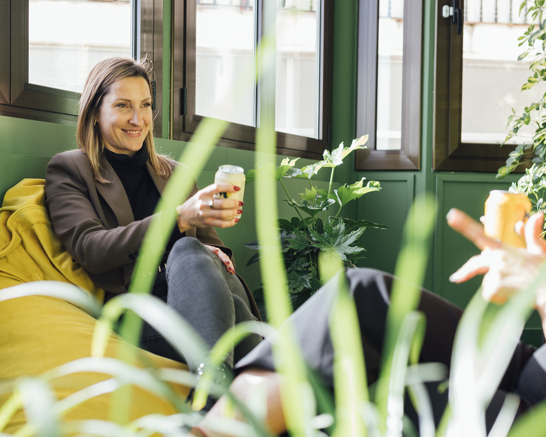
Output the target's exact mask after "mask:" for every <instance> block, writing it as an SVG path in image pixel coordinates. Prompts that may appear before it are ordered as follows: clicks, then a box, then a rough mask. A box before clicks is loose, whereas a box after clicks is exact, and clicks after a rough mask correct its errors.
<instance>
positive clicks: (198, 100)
mask: <svg viewBox="0 0 546 437" xmlns="http://www.w3.org/2000/svg"><path fill="white" fill-rule="evenodd" d="M255 41H256V8H255V7H254V1H253V0H251V1H249V0H234V1H229V0H223V1H222V0H218V1H213V0H209V1H199V2H198V4H197V10H196V54H195V67H196V74H195V112H196V114H199V115H204V116H207V117H214V118H219V119H222V120H227V121H230V122H233V123H239V124H244V125H248V126H254V125H255V124H256V118H255V103H254V100H255V95H254V94H255V93H254V90H255V88H256V85H255V82H256V81H255V77H256V75H255V68H254V65H255V64H254V56H255ZM234 85H235V86H237V87H238V92H237V96H238V97H237V100H236V101H235V102H234V104H233V105H230V106H229V107H228V108H226V106H225V105H223V104H222V103H223V102H224V100H225V99H226V98H227V97H229V96H230V95H232V93H233V86H234Z"/></svg>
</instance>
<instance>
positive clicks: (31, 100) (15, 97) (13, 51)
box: [0, 0, 163, 137]
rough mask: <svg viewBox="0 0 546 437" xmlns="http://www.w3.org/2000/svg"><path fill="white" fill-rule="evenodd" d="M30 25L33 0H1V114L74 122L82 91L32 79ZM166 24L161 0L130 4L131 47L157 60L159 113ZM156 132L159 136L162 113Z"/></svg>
mask: <svg viewBox="0 0 546 437" xmlns="http://www.w3.org/2000/svg"><path fill="white" fill-rule="evenodd" d="M142 9H145V11H143V10H142ZM28 25H29V0H0V115H2V116H11V117H18V118H26V119H31V120H38V121H46V122H53V123H60V124H68V125H71V126H75V125H76V123H77V119H78V117H77V116H78V102H79V99H80V95H81V94H80V93H76V92H73V91H67V90H61V89H56V88H50V87H46V86H42V85H36V84H31V83H29V82H28V76H29V73H28V63H29V61H28V53H29V41H28ZM162 26H163V3H162V2H161V1H154V0H134V1H133V2H132V31H133V40H132V44H133V50H132V51H133V55H134V54H135V53H140V57H145V56H147V57H148V58H152V60H153V61H154V72H153V80H155V81H156V82H157V84H156V104H157V110H156V113H157V114H160V113H161V94H162V87H161V85H162V51H163V46H162V45H163V34H162ZM139 33H140V34H139ZM154 135H155V136H159V137H160V136H161V117H159V116H156V118H155V122H154Z"/></svg>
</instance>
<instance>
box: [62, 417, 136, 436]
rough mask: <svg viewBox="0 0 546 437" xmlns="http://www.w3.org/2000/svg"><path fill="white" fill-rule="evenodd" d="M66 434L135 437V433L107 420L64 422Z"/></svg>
mask: <svg viewBox="0 0 546 437" xmlns="http://www.w3.org/2000/svg"><path fill="white" fill-rule="evenodd" d="M62 431H63V434H65V435H77V436H82V437H83V436H96V437H135V435H134V433H132V432H131V431H129V430H128V429H127V428H124V427H122V426H120V425H118V424H115V423H112V422H108V421H106V420H73V421H70V422H65V423H63V424H62Z"/></svg>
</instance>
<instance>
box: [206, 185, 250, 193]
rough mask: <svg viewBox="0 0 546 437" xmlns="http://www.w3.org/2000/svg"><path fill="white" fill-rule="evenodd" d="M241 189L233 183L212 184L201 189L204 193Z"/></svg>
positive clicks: (234, 191)
mask: <svg viewBox="0 0 546 437" xmlns="http://www.w3.org/2000/svg"><path fill="white" fill-rule="evenodd" d="M237 191H241V187H239V186H237V185H233V184H212V185H209V186H208V187H205V188H203V189H202V190H201V192H202V193H204V194H211V195H214V194H220V193H236V192H237Z"/></svg>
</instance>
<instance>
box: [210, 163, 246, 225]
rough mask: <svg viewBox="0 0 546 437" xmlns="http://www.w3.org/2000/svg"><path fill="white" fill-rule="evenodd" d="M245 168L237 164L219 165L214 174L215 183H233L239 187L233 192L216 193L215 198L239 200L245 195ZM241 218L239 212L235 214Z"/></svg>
mask: <svg viewBox="0 0 546 437" xmlns="http://www.w3.org/2000/svg"><path fill="white" fill-rule="evenodd" d="M245 181H246V178H245V170H244V169H243V168H242V167H239V166H237V165H221V166H220V167H218V171H217V172H216V174H215V175H214V183H215V184H233V185H236V186H237V187H240V188H241V190H240V191H236V192H234V193H218V194H215V195H214V197H215V198H216V199H236V200H240V201H241V202H242V201H243V199H244V196H245ZM236 217H237V218H241V214H239V215H237V216H236Z"/></svg>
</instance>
